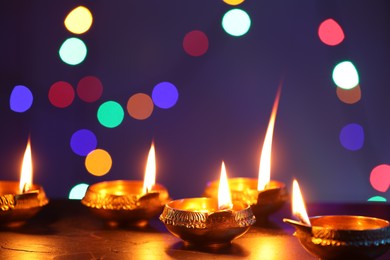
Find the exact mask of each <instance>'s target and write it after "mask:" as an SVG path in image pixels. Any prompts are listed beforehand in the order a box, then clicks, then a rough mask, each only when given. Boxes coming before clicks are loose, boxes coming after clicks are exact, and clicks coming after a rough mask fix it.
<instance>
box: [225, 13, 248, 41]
mask: <svg viewBox="0 0 390 260" xmlns="http://www.w3.org/2000/svg"><path fill="white" fill-rule="evenodd" d="M250 27H251V19H250V17H249V15H248V14H247V13H246V12H245V11H244V10H241V9H232V10H229V11H227V12H226V13H225V15H224V16H223V17H222V28H223V29H224V30H225V32H226V33H228V34H230V35H232V36H243V35H244V34H246V33H247V32H248V31H249V28H250Z"/></svg>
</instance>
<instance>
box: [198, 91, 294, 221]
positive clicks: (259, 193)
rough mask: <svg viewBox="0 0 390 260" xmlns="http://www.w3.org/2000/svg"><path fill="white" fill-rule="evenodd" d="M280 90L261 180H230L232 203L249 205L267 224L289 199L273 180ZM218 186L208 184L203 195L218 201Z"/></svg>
mask: <svg viewBox="0 0 390 260" xmlns="http://www.w3.org/2000/svg"><path fill="white" fill-rule="evenodd" d="M280 91H281V87H280V86H279V89H278V92H277V95H276V99H275V102H274V105H273V108H272V113H271V118H270V121H269V124H268V128H267V132H266V136H265V139H264V143H263V148H262V152H261V156H260V165H259V173H258V178H257V179H255V178H230V179H229V187H230V191H231V193H232V199H233V201H242V202H245V203H247V204H249V205H250V206H251V208H252V211H253V213H254V215H255V216H256V222H257V223H258V224H261V223H264V222H267V221H268V216H269V215H270V214H272V213H274V212H276V211H278V210H279V209H280V208H281V207H282V206H283V205H284V204H285V203H286V201H287V200H288V194H287V190H286V185H285V184H284V183H283V182H279V181H276V180H271V154H272V151H271V150H272V138H273V132H274V125H275V120H276V113H277V109H278V105H279V99H280ZM217 187H218V181H213V182H210V183H208V185H207V187H206V189H205V191H204V194H203V195H204V196H206V197H211V198H215V197H216V196H217Z"/></svg>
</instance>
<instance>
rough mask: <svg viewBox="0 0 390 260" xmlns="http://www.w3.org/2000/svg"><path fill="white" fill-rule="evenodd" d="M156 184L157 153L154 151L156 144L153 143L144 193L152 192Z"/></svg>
mask: <svg viewBox="0 0 390 260" xmlns="http://www.w3.org/2000/svg"><path fill="white" fill-rule="evenodd" d="M155 183H156V153H155V150H154V144H153V143H152V145H151V147H150V150H149V155H148V161H147V163H146V168H145V177H144V187H143V191H144V193H148V192H150V191H151V190H152V188H153V185H154V184H155Z"/></svg>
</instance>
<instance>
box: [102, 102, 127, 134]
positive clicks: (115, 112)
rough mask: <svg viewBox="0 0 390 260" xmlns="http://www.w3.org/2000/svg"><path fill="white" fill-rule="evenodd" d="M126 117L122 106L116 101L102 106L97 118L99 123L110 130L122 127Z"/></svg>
mask: <svg viewBox="0 0 390 260" xmlns="http://www.w3.org/2000/svg"><path fill="white" fill-rule="evenodd" d="M124 116H125V112H124V110H123V108H122V106H121V105H120V104H119V103H117V102H115V101H107V102H104V103H103V104H101V105H100V107H99V109H98V112H97V118H98V120H99V123H100V124H102V125H103V126H105V127H108V128H114V127H117V126H118V125H120V124H121V123H122V121H123V118H124Z"/></svg>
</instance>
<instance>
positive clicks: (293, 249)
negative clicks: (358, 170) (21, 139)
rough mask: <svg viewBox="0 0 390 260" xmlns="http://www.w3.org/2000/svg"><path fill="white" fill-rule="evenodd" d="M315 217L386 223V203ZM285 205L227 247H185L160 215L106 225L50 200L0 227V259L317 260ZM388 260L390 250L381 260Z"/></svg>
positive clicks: (322, 208) (320, 209)
mask: <svg viewBox="0 0 390 260" xmlns="http://www.w3.org/2000/svg"><path fill="white" fill-rule="evenodd" d="M307 208H308V211H309V212H310V215H311V216H314V215H333V214H354V215H368V216H374V217H381V218H385V219H388V218H389V217H390V206H389V205H388V204H384V203H381V204H309V205H307ZM290 216H291V213H290V206H289V205H285V207H284V208H283V209H281V210H280V211H279V212H277V213H275V214H273V215H272V216H271V218H270V222H269V223H267V224H264V225H260V226H259V225H255V226H253V227H252V228H251V229H250V230H249V231H248V233H246V234H245V235H244V236H242V237H240V238H238V239H236V240H234V241H233V243H232V245H231V246H230V247H228V248H223V249H219V250H210V249H204V248H203V249H202V248H194V247H187V246H185V245H184V244H183V242H182V241H181V240H180V239H178V238H176V237H174V236H173V235H171V234H170V233H169V232H168V231H167V230H166V228H165V227H164V225H163V224H162V223H161V222H160V221H159V220H158V218H157V217H156V218H155V219H152V220H151V221H150V223H149V225H148V226H147V227H145V228H143V229H135V228H129V227H116V228H113V227H108V226H107V225H105V223H104V222H102V221H101V220H100V219H98V218H97V217H96V216H94V215H92V214H91V213H90V212H89V210H88V209H87V208H86V207H85V206H83V205H81V203H80V201H70V200H54V201H50V203H49V205H47V206H46V207H45V208H44V209H43V210H42V211H41V212H40V213H39V214H38V215H37V216H35V217H34V218H33V219H31V220H30V221H29V222H27V223H26V224H25V225H23V226H21V227H19V228H14V229H9V228H1V229H0V259H18V260H24V259H29V260H30V259H148V260H149V259H152V260H153V259H201V258H203V259H278V260H279V259H315V257H313V256H311V255H310V254H309V253H307V252H306V251H305V250H304V249H303V248H302V247H301V245H300V244H299V242H298V240H297V239H296V238H295V237H294V236H293V235H292V234H293V233H294V229H293V228H292V227H290V226H289V225H287V224H285V223H283V221H282V219H283V218H284V217H290ZM380 259H390V252H387V253H386V254H385V255H383V256H382V257H380Z"/></svg>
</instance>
